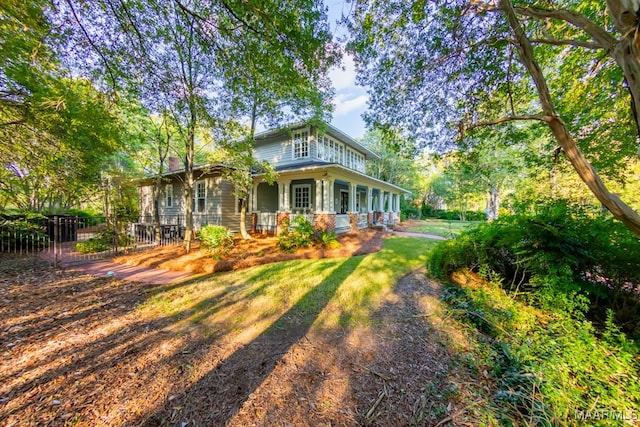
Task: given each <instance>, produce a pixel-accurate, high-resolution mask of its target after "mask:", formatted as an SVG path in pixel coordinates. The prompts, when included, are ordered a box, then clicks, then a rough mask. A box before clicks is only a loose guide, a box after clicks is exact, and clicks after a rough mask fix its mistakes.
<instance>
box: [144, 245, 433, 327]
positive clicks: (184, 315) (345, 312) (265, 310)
mask: <svg viewBox="0 0 640 427" xmlns="http://www.w3.org/2000/svg"><path fill="white" fill-rule="evenodd" d="M434 245H435V242H433V241H429V240H426V239H417V238H410V237H392V238H388V239H386V240H385V241H384V248H383V250H381V251H380V252H377V253H373V254H369V255H363V256H357V257H352V258H330V259H310V260H295V261H286V262H280V263H276V264H267V265H263V266H258V267H254V268H250V269H247V270H242V271H233V272H227V273H219V274H214V275H210V276H206V277H204V278H201V279H199V280H195V281H193V282H188V283H186V284H182V285H172V286H168V287H163V288H157V289H155V290H153V291H151V294H150V295H149V296H150V298H149V299H148V300H147V302H146V303H145V305H144V306H143V307H141V309H142V310H144V311H151V312H158V313H161V314H165V315H170V316H174V317H176V318H177V319H180V323H182V324H183V325H185V326H186V325H191V326H192V325H194V324H197V325H200V326H202V327H203V328H205V333H206V334H207V335H209V336H222V335H226V334H229V333H239V332H241V331H242V332H243V333H251V334H254V333H260V332H261V331H264V330H265V329H266V328H274V327H275V328H277V327H278V324H279V323H278V322H280V321H282V319H284V318H286V324H287V325H291V324H298V325H300V326H305V327H308V326H310V325H311V324H313V323H315V324H316V326H319V327H326V328H331V327H334V326H338V325H341V326H346V325H350V324H367V323H369V322H370V321H371V317H370V315H371V313H372V312H374V311H375V310H376V309H378V308H379V307H380V306H381V305H382V304H383V302H384V299H385V296H388V294H389V293H391V292H392V291H393V287H394V285H395V284H396V282H397V281H398V279H400V278H401V277H402V276H404V275H405V274H407V273H408V272H410V271H412V270H413V269H415V268H418V267H422V266H424V265H425V263H426V259H427V253H428V251H430V249H431V248H432V247H433V246H434ZM249 331H252V332H249Z"/></svg>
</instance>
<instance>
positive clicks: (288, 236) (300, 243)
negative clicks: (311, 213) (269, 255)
mask: <svg viewBox="0 0 640 427" xmlns="http://www.w3.org/2000/svg"><path fill="white" fill-rule="evenodd" d="M313 235H314V230H313V224H311V223H310V222H309V221H307V220H306V219H305V218H304V217H303V216H297V217H295V218H294V220H293V221H287V220H285V221H283V223H282V232H281V233H280V235H278V243H277V245H278V247H279V248H280V249H282V250H283V251H286V252H292V251H295V250H296V249H298V248H308V247H309V246H311V244H312V243H313Z"/></svg>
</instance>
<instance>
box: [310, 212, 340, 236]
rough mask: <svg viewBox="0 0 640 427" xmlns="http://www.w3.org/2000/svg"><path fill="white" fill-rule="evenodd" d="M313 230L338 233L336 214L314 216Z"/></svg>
mask: <svg viewBox="0 0 640 427" xmlns="http://www.w3.org/2000/svg"><path fill="white" fill-rule="evenodd" d="M313 229H314V230H315V231H316V232H320V231H330V232H332V233H335V231H336V214H328V213H319V214H314V215H313Z"/></svg>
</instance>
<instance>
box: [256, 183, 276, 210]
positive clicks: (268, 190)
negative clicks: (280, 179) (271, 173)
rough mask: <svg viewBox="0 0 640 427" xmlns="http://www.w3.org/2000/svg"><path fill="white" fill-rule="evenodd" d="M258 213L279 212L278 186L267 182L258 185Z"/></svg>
mask: <svg viewBox="0 0 640 427" xmlns="http://www.w3.org/2000/svg"><path fill="white" fill-rule="evenodd" d="M257 207H258V211H260V212H277V210H278V184H273V185H269V184H267V183H266V182H261V183H260V184H258V205H257Z"/></svg>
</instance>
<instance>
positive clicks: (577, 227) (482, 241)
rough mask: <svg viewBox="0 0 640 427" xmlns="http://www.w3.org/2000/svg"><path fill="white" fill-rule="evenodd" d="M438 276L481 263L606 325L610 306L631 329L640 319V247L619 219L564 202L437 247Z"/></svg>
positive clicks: (535, 299)
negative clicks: (638, 290)
mask: <svg viewBox="0 0 640 427" xmlns="http://www.w3.org/2000/svg"><path fill="white" fill-rule="evenodd" d="M429 267H430V269H431V271H432V273H433V274H434V275H436V276H440V277H443V276H448V275H449V274H450V273H451V272H453V271H455V270H458V269H460V268H469V269H471V270H474V271H480V268H481V267H482V268H484V269H485V271H489V272H491V273H492V274H495V275H497V276H499V277H501V278H502V286H503V287H504V288H505V289H507V290H508V291H509V292H511V293H512V294H514V295H516V296H518V297H519V298H526V299H527V300H529V302H531V303H534V304H536V305H537V306H540V307H546V308H549V309H555V310H557V311H558V312H559V313H562V314H568V315H571V316H574V317H580V316H581V314H587V315H588V317H589V318H590V319H591V320H594V321H595V322H596V323H598V324H604V322H605V320H606V317H607V315H606V313H607V309H612V310H613V312H614V313H615V316H614V317H615V319H616V321H617V322H618V324H620V325H621V326H622V327H623V328H624V329H626V330H628V331H631V330H633V329H634V328H636V327H637V326H636V325H637V319H638V316H640V302H639V301H638V296H637V295H636V294H634V293H632V292H631V291H630V289H632V288H633V287H634V286H637V285H638V284H640V245H639V244H638V239H637V237H635V236H634V235H633V234H632V233H631V232H630V231H629V230H627V229H626V228H625V227H624V226H623V225H622V224H620V223H618V222H616V221H614V220H613V219H612V218H610V217H608V216H597V217H593V216H592V214H591V215H590V214H588V213H586V212H584V211H581V210H579V209H576V208H571V207H569V206H568V205H566V204H562V203H556V204H554V205H551V206H546V207H545V208H544V209H541V210H540V212H539V213H536V214H534V215H520V216H512V217H505V218H501V219H499V220H497V221H494V222H492V223H486V224H481V225H480V226H479V227H478V228H476V229H474V230H469V231H466V232H464V233H462V234H461V235H460V236H459V237H458V239H456V240H454V241H449V242H445V243H442V244H439V245H438V246H437V247H436V248H435V249H434V252H433V255H432V256H431V258H430V261H429Z"/></svg>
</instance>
